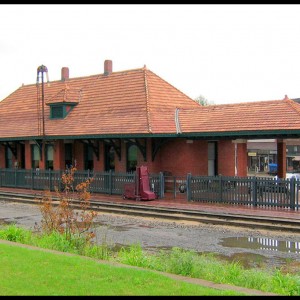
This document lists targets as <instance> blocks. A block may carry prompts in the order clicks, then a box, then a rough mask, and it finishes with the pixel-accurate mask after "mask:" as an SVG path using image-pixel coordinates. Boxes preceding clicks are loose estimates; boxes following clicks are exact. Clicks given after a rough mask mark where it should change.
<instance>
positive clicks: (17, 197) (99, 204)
mask: <svg viewBox="0 0 300 300" xmlns="http://www.w3.org/2000/svg"><path fill="white" fill-rule="evenodd" d="M40 198H41V196H37V195H32V194H20V193H13V192H0V201H6V202H19V203H27V204H35V205H38V204H39V201H37V199H40ZM53 204H54V205H55V204H58V198H55V197H53ZM90 204H91V205H90V209H92V210H95V211H99V212H105V213H114V214H122V215H132V216H140V217H150V218H161V219H169V220H177V221H192V222H199V223H206V224H215V225H227V226H228V225H230V226H236V227H242V228H254V229H268V230H277V231H288V232H299V233H300V220H295V219H288V218H280V219H279V218H272V217H269V216H264V217H263V216H248V215H242V214H230V213H218V212H213V213H210V212H204V211H194V210H186V209H177V208H165V207H153V206H148V205H142V204H138V205H137V204H134V203H132V204H127V203H114V202H110V201H107V202H105V201H93V200H91V201H90ZM72 205H73V207H75V208H76V207H78V208H79V201H78V200H73V201H72Z"/></svg>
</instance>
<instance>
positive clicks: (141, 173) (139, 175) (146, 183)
mask: <svg viewBox="0 0 300 300" xmlns="http://www.w3.org/2000/svg"><path fill="white" fill-rule="evenodd" d="M135 178H136V180H135V183H126V184H125V185H124V194H123V198H124V199H135V200H154V199H157V195H156V194H155V192H153V191H151V189H150V180H149V173H148V167H146V166H141V167H136V177H135Z"/></svg>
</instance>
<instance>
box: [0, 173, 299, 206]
mask: <svg viewBox="0 0 300 300" xmlns="http://www.w3.org/2000/svg"><path fill="white" fill-rule="evenodd" d="M63 172H64V171H52V170H49V171H47V170H34V169H31V170H23V169H22V170H20V169H0V187H12V188H25V189H35V190H50V191H54V190H56V189H57V188H58V189H59V190H61V189H62V188H63V186H62V181H61V177H62V175H63ZM135 176H136V173H135V172H131V173H115V172H112V171H109V172H92V171H89V170H87V171H76V172H75V173H74V188H75V187H76V185H77V184H78V183H81V182H84V181H85V180H87V179H88V178H93V180H92V182H91V184H90V189H89V190H90V192H93V193H101V194H109V195H123V193H124V186H125V184H128V183H135V180H136V178H135ZM149 180H150V188H151V190H152V191H153V192H155V193H156V195H157V196H158V198H159V199H162V198H164V197H165V196H166V195H167V194H168V197H173V198H176V197H178V195H179V194H180V195H181V198H182V196H183V197H185V198H186V200H187V201H191V202H202V203H222V204H231V205H237V204H238V205H244V206H251V207H264V208H271V207H276V208H283V209H290V210H299V193H300V181H299V180H298V179H296V178H291V179H278V178H276V177H271V178H270V177H255V176H251V177H230V176H192V174H187V175H186V176H171V174H165V173H164V172H160V173H159V174H149Z"/></svg>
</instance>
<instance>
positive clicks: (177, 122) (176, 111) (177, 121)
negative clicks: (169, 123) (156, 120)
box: [175, 107, 181, 134]
mask: <svg viewBox="0 0 300 300" xmlns="http://www.w3.org/2000/svg"><path fill="white" fill-rule="evenodd" d="M178 114H179V108H178V107H176V109H175V125H176V133H177V134H178V133H181V129H180V124H179V118H178Z"/></svg>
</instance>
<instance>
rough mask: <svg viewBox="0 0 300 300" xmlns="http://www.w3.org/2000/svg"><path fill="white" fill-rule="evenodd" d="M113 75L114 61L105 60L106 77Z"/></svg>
mask: <svg viewBox="0 0 300 300" xmlns="http://www.w3.org/2000/svg"><path fill="white" fill-rule="evenodd" d="M111 73H112V61H111V60H105V61H104V75H109V74H111Z"/></svg>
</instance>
